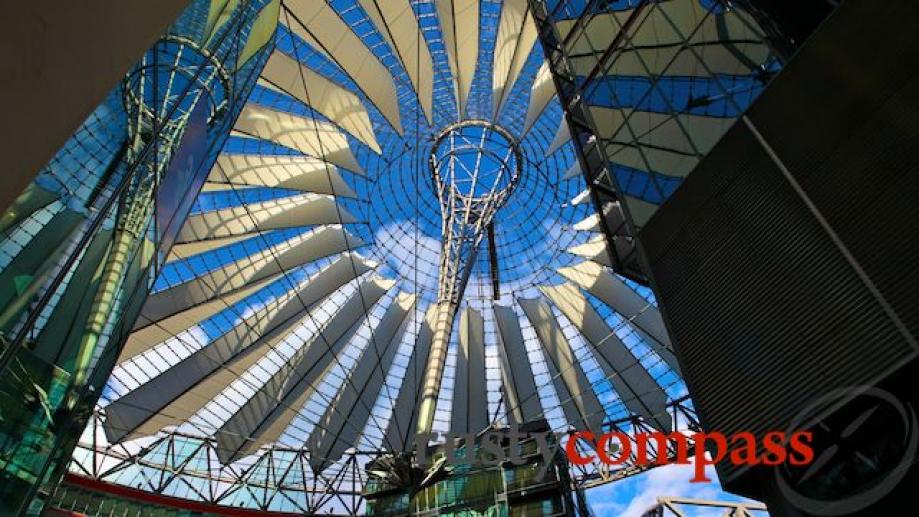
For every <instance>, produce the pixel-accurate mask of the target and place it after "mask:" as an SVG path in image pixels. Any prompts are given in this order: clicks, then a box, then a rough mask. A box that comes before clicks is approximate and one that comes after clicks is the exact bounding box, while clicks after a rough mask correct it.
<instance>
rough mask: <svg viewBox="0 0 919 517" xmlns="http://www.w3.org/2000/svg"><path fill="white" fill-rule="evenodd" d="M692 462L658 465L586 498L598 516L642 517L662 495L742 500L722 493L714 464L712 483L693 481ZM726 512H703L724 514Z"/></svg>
mask: <svg viewBox="0 0 919 517" xmlns="http://www.w3.org/2000/svg"><path fill="white" fill-rule="evenodd" d="M693 473H694V467H693V465H668V466H664V467H657V468H655V469H652V470H650V471H648V472H646V473H644V474H641V475H638V476H634V477H631V478H627V479H624V480H622V481H618V482H615V483H610V484H608V485H603V486H602V487H598V488H595V489H592V490H589V491H588V492H587V499H588V501H589V502H590V505H591V508H592V509H593V510H594V512H595V513H596V514H597V515H618V516H621V517H640V516H641V515H642V514H644V513H645V512H646V511H648V510H649V509H650V508H651V507H653V506H654V505H656V504H657V498H658V497H662V496H670V497H690V498H694V499H713V500H721V501H739V500H742V499H741V498H739V497H737V496H735V495H732V494H728V493H726V492H723V491H722V490H721V488H720V485H719V483H718V476H717V474H716V473H715V469H714V467H712V466H707V467H706V469H705V473H706V476H707V477H709V478H710V479H712V482H711V483H691V482H690V479H691V478H692V477H693ZM722 513H723V511H719V510H715V512H714V513H711V512H708V513H701V514H700V515H721V514H722Z"/></svg>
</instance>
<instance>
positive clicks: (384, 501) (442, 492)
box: [364, 435, 586, 517]
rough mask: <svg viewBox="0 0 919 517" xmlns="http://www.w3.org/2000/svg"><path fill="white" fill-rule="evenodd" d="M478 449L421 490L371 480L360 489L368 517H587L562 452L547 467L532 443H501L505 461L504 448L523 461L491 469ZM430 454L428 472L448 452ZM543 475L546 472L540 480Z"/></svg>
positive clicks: (374, 466) (373, 467)
mask: <svg viewBox="0 0 919 517" xmlns="http://www.w3.org/2000/svg"><path fill="white" fill-rule="evenodd" d="M549 437H550V442H549V443H550V444H551V443H554V442H552V439H551V435H549ZM479 444H480V442H478V441H477V442H476V446H475V452H474V455H475V460H474V461H472V462H465V463H461V464H455V465H451V466H448V467H446V469H445V472H447V473H445V474H443V475H441V476H438V475H437V474H432V473H431V472H430V471H429V472H428V473H427V475H428V476H430V477H431V478H433V479H437V480H436V481H433V482H430V483H424V482H422V483H420V485H421V486H418V485H414V487H413V488H406V487H404V486H398V485H396V484H395V483H393V481H392V479H393V478H392V477H389V478H386V479H381V478H379V477H374V475H373V474H371V475H369V476H368V481H367V484H366V485H365V488H364V497H365V498H366V500H367V515H379V516H385V515H408V514H411V515H452V516H457V517H460V516H462V517H474V516H488V517H509V516H510V517H513V516H540V517H550V516H561V515H566V516H574V515H583V514H585V512H586V508H585V507H584V506H583V505H579V506H576V505H575V503H574V500H575V498H573V497H572V495H573V493H574V491H573V489H572V486H573V485H572V480H571V479H570V477H569V473H568V467H567V463H566V460H565V458H564V456H563V455H562V453H561V452H559V453H558V454H557V457H556V458H555V460H554V461H553V462H552V463H551V464H550V465H549V466H548V467H546V466H545V460H544V459H543V458H542V456H540V451H539V450H537V444H536V441H535V440H534V439H525V440H522V441H520V442H519V443H517V444H510V445H508V444H507V443H505V444H504V446H505V457H509V452H510V451H509V449H508V447H517V448H518V450H517V457H519V458H521V460H522V461H521V462H518V463H519V464H516V465H515V464H513V463H510V462H504V463H501V464H500V465H496V466H489V465H488V461H487V460H488V459H489V457H488V455H489V454H491V453H490V452H488V451H487V449H485V448H483V447H480V446H479ZM465 449H466V446H459V447H457V450H456V451H455V453H454V455H455V456H458V457H459V458H465V454H466V453H465ZM433 451H434V453H433V454H432V463H431V464H432V465H435V467H433V468H432V470H436V468H437V467H436V466H437V465H438V461H442V460H443V458H444V455H445V454H446V450H445V448H444V446H443V445H438V446H434V447H433ZM464 461H465V460H464ZM388 465H389V464H388V463H387V466H388ZM381 469H382V470H386V467H383V466H382V464H378V463H373V462H371V463H370V464H368V467H367V471H368V473H370V472H373V471H379V470H381ZM543 470H545V473H544V475H542V476H541V477H540V474H541V473H542V472H543ZM438 477H439V479H438Z"/></svg>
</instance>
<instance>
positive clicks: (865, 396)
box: [639, 0, 919, 515]
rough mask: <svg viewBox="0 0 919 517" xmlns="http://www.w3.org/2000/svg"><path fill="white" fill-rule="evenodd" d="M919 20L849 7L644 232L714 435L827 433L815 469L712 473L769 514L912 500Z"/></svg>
mask: <svg viewBox="0 0 919 517" xmlns="http://www.w3.org/2000/svg"><path fill="white" fill-rule="evenodd" d="M917 23H919V15H917V13H916V11H915V9H914V6H911V4H910V3H909V2H885V3H884V4H883V5H880V4H878V3H876V2H867V1H858V0H850V1H847V2H843V3H842V5H841V6H840V7H839V8H838V9H837V10H836V12H834V13H833V15H831V16H830V17H829V18H828V19H827V20H826V22H825V23H824V24H822V25H821V26H820V27H819V28H818V29H817V31H816V32H815V33H814V34H813V35H812V36H811V37H810V39H808V40H807V41H806V42H805V43H804V45H803V46H802V48H801V49H800V50H799V51H798V53H797V54H796V55H795V56H794V57H793V58H792V59H791V60H790V62H789V63H788V64H787V66H786V67H785V68H784V69H783V71H782V72H781V73H780V74H779V75H778V76H777V77H776V79H775V80H774V81H773V82H772V83H771V84H770V86H769V87H768V88H767V89H766V91H765V92H764V93H763V94H762V96H761V97H760V98H759V99H758V100H757V101H756V102H755V103H754V104H753V105H752V106H751V108H750V109H749V111H748V112H747V113H746V115H744V116H743V117H741V120H740V121H739V122H738V123H736V124H735V125H734V126H733V127H732V128H731V129H730V130H729V131H728V132H727V133H726V134H725V136H724V138H723V139H722V140H721V142H720V143H718V144H717V145H716V146H715V147H714V148H713V150H712V151H711V153H709V155H708V156H707V157H706V158H705V159H704V160H702V162H701V163H700V165H699V166H698V167H696V169H695V170H694V171H693V173H692V174H691V175H690V176H689V178H688V179H687V180H686V181H685V182H684V184H683V185H682V186H681V187H680V189H678V190H677V191H676V193H675V194H674V195H673V197H672V198H671V199H670V200H669V201H668V202H667V203H665V204H664V205H663V207H662V208H661V209H660V210H659V211H658V212H657V213H656V214H655V216H654V217H653V218H651V220H650V221H649V222H648V224H647V225H646V226H645V227H644V228H642V229H641V232H640V234H639V237H640V240H641V242H642V245H643V247H644V250H645V251H646V253H647V259H648V263H649V265H650V272H651V275H652V276H653V278H654V282H655V284H656V286H657V294H658V296H659V300H660V302H661V306H662V308H663V311H664V313H665V315H666V319H667V321H668V326H669V330H670V332H671V337H672V340H673V342H674V346H675V348H676V352H677V354H678V357H679V358H680V362H681V366H682V368H683V372H684V375H685V376H686V380H687V384H688V386H689V388H690V392H691V394H692V396H693V399H694V401H695V403H696V407H697V409H698V411H699V413H700V417H701V419H702V422H703V425H704V426H706V427H707V428H709V429H712V430H718V431H721V432H723V433H725V434H732V433H736V432H740V431H751V432H754V433H755V434H758V435H761V434H763V433H765V432H768V431H774V430H789V429H809V430H811V431H813V432H814V444H815V456H816V459H815V464H816V465H818V466H815V467H814V469H816V470H814V471H813V472H810V473H805V472H804V471H802V472H794V471H789V470H787V469H785V468H768V467H763V466H757V467H752V468H747V467H745V468H738V467H736V466H733V465H731V464H730V463H728V462H723V463H721V464H720V465H719V474H720V476H721V480H722V483H723V484H724V486H725V488H726V489H728V490H731V491H734V492H737V493H740V494H743V495H745V496H748V497H753V498H757V499H761V500H764V501H766V502H767V503H768V504H769V507H770V511H771V512H772V513H774V514H778V515H786V514H787V515H798V514H826V512H828V511H833V512H836V513H840V512H841V513H850V512H855V511H864V512H868V513H871V514H874V515H876V514H877V512H878V511H881V509H882V508H884V507H886V506H890V507H895V506H894V505H896V504H897V502H898V500H900V498H901V496H905V495H907V494H906V493H905V492H906V491H908V490H909V488H910V486H915V477H916V474H915V472H914V470H915V469H912V470H910V468H911V467H910V463H911V461H912V458H913V457H914V453H915V443H914V442H915V439H914V437H915V431H916V429H915V413H914V412H913V410H912V404H913V403H914V402H915V398H916V396H915V391H916V390H915V388H914V387H913V386H911V385H910V383H908V380H909V379H910V378H914V377H915V374H916V373H917V370H916V362H915V359H914V358H915V356H916V352H917V339H916V336H917V333H919V310H917V307H919V303H917V301H919V299H917V295H916V293H917V291H919V275H917V273H916V271H915V264H916V253H917V251H919V249H917V237H919V209H917V205H916V203H915V201H914V198H915V195H916V193H917V192H919V177H917V176H916V170H917V165H919V158H917V155H916V149H919V137H917V132H916V130H915V125H916V120H919V95H917V92H919V89H917V86H919V85H917V80H919V75H917V71H919V51H917V45H916V41H915V30H914V28H915V27H916V24H917ZM856 436H857V437H858V438H857V439H856V438H855V437H856ZM847 439H848V440H849V441H850V443H849V444H848V445H846V444H845V443H844V441H845V440H847ZM853 440H854V442H855V443H851V442H852V441H853ZM904 476H905V479H906V480H905V481H904V480H903V479H904ZM910 480H912V483H911V482H910Z"/></svg>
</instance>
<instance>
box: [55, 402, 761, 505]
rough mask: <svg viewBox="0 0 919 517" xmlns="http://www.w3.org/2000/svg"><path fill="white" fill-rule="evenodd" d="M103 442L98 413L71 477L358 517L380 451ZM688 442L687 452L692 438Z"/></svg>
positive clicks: (574, 476)
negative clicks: (314, 456) (236, 454)
mask: <svg viewBox="0 0 919 517" xmlns="http://www.w3.org/2000/svg"><path fill="white" fill-rule="evenodd" d="M668 412H669V413H670V416H671V418H672V419H673V422H674V423H675V428H676V429H679V431H678V432H683V433H684V434H687V433H691V432H695V431H698V430H699V423H698V420H697V418H696V415H695V411H694V410H693V409H692V407H691V405H690V404H689V400H688V398H687V397H684V398H681V399H678V400H675V401H673V402H672V403H671V404H670V405H669V406H668ZM604 428H605V429H606V430H607V431H618V432H622V433H624V434H626V435H627V436H629V437H631V438H632V445H633V446H632V448H631V449H632V451H635V450H637V446H636V441H635V436H636V435H637V434H639V433H647V432H652V431H654V428H653V427H651V426H649V425H648V424H647V423H645V422H643V421H642V419H641V418H640V417H634V416H633V417H628V418H622V419H618V420H614V421H611V422H608V423H607V424H606V425H605V426H604ZM102 436H104V432H103V430H102V420H101V419H100V416H99V414H98V413H97V414H96V415H94V416H93V418H92V419H91V422H90V425H89V426H88V428H87V432H86V433H84V435H83V437H84V439H83V440H82V441H81V442H80V444H79V445H78V446H77V450H76V452H75V454H74V459H73V460H72V461H71V463H70V466H69V469H68V470H69V471H70V473H71V474H72V475H76V476H81V477H85V478H89V479H92V480H96V481H104V482H107V483H114V484H118V485H123V486H129V487H132V488H135V489H140V490H144V491H147V492H151V493H154V494H160V495H167V496H172V497H180V498H185V499H189V500H193V501H198V502H202V503H206V504H211V505H220V506H231V507H242V508H247V509H253V510H260V511H266V512H291V513H307V514H321V515H360V514H362V513H363V511H364V508H365V500H364V498H363V496H362V491H363V489H364V486H365V484H366V482H367V474H366V472H365V466H366V465H367V464H368V463H369V462H370V461H371V460H373V459H375V458H378V457H380V456H381V455H382V454H385V453H386V452H387V451H383V450H373V451H369V450H356V449H350V450H348V451H346V452H345V454H344V456H343V457H342V459H341V460H339V461H338V462H336V463H334V464H333V465H332V466H330V467H329V468H327V469H325V470H324V471H322V472H320V473H315V472H313V471H312V469H311V468H310V466H309V456H310V455H309V451H307V450H304V449H294V448H289V447H281V446H274V447H270V448H265V449H263V452H261V453H260V454H259V455H257V456H252V457H250V458H247V459H244V460H241V461H239V462H236V463H234V464H231V465H221V464H220V462H219V460H218V459H217V442H216V440H215V439H213V438H202V437H200V436H191V435H187V434H184V433H181V432H171V433H163V434H161V435H159V436H157V437H156V438H154V439H152V440H150V441H147V442H145V443H144V445H143V446H142V447H138V446H137V445H131V444H130V443H128V444H116V445H109V444H107V443H103V442H102V441H99V440H98V437H102ZM688 443H689V447H688V450H689V453H690V454H692V451H693V450H694V446H693V444H692V441H691V437H688ZM648 446H649V453H648V455H649V457H653V458H656V457H657V455H658V451H657V450H656V449H654V447H655V444H654V443H653V441H652V442H651V443H649V444H648ZM675 455H676V450H675V447H674V446H672V444H671V447H669V448H668V451H667V459H668V462H673V461H674V460H675V458H676V456H675ZM634 459H635V458H634V453H633V457H631V458H630V459H629V461H627V462H625V463H624V464H622V465H617V466H615V468H612V467H610V466H607V465H603V464H600V463H591V464H589V465H585V466H577V465H571V467H570V469H569V471H570V476H571V484H572V486H571V488H572V490H583V489H587V488H592V487H596V486H599V485H603V484H606V483H610V482H613V481H618V480H620V479H624V478H627V477H629V476H634V475H636V474H640V473H642V472H645V471H647V470H649V469H651V468H654V467H656V466H658V465H657V464H656V463H651V464H649V465H643V466H640V465H637V464H636V463H635V461H634ZM65 489H66V487H65ZM731 515H734V514H731ZM737 515H745V514H737Z"/></svg>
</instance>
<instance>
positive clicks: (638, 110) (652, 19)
mask: <svg viewBox="0 0 919 517" xmlns="http://www.w3.org/2000/svg"><path fill="white" fill-rule="evenodd" d="M753 3H755V2H744V3H737V4H734V3H728V2H720V1H717V0H711V1H706V0H675V1H669V2H659V1H654V0H651V1H649V0H620V1H595V0H582V1H558V0H555V1H542V0H531V1H530V5H531V8H532V9H533V13H534V20H535V21H536V24H537V26H538V27H539V39H540V41H541V43H542V45H543V48H544V50H545V53H546V56H547V62H548V63H549V66H550V69H551V70H552V73H553V79H554V81H555V84H556V88H557V90H558V94H559V100H560V101H561V102H562V104H563V105H564V106H565V109H566V119H567V127H564V126H563V127H562V128H561V129H560V130H559V132H560V134H562V135H563V138H564V139H570V140H571V141H572V142H573V143H574V145H575V147H576V149H577V150H578V154H579V161H580V165H581V170H582V171H583V172H584V174H585V177H586V180H587V182H588V185H589V188H590V190H591V199H592V201H593V204H594V206H595V208H596V209H597V211H598V213H600V214H602V215H603V217H602V218H601V221H600V225H601V228H602V229H603V233H604V234H605V235H606V238H607V248H608V250H609V254H610V262H611V264H609V265H611V266H612V267H613V268H614V269H615V270H616V271H617V272H618V273H620V274H622V275H624V276H626V277H629V278H631V279H633V280H637V281H639V282H641V283H646V282H647V279H646V277H645V273H644V272H643V269H644V268H643V267H642V265H641V264H640V259H639V255H638V253H637V247H636V246H637V244H636V242H635V239H634V237H635V235H637V233H638V232H639V231H640V230H641V228H642V227H643V226H644V225H645V223H646V222H647V221H648V220H649V219H650V218H651V216H652V215H654V213H655V212H656V211H657V208H658V207H659V206H660V205H661V204H662V203H663V202H664V201H665V200H666V199H667V198H669V197H670V196H671V195H672V194H673V192H674V190H676V188H677V187H678V186H679V185H680V183H681V182H682V181H683V179H684V178H685V177H686V176H687V175H689V174H690V173H691V172H692V170H693V169H694V168H695V167H696V165H698V163H699V161H700V160H701V159H702V158H703V157H704V156H705V155H706V154H707V153H708V152H709V150H711V148H712V147H713V146H714V145H715V143H716V142H718V140H720V139H721V137H722V135H724V133H725V132H726V131H727V130H728V128H729V127H730V126H731V125H732V124H733V123H734V121H735V120H736V119H737V118H738V117H739V116H740V115H741V114H743V113H744V111H746V109H747V108H748V107H749V106H750V104H751V103H752V102H753V100H754V99H755V98H756V97H757V96H758V95H759V94H760V92H761V91H762V90H763V88H764V87H765V85H766V84H767V83H768V81H769V80H770V79H771V78H772V77H773V76H774V75H775V73H776V72H778V71H779V70H780V69H781V67H782V63H783V58H782V55H781V54H779V53H777V52H776V51H775V50H774V49H773V45H772V42H773V38H771V37H770V35H769V33H768V32H767V31H766V30H765V29H763V27H761V25H760V22H759V21H758V20H759V19H762V13H761V12H760V11H759V10H755V9H753V8H752V7H751V4H753ZM770 28H772V27H770ZM563 124H564V123H563Z"/></svg>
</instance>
